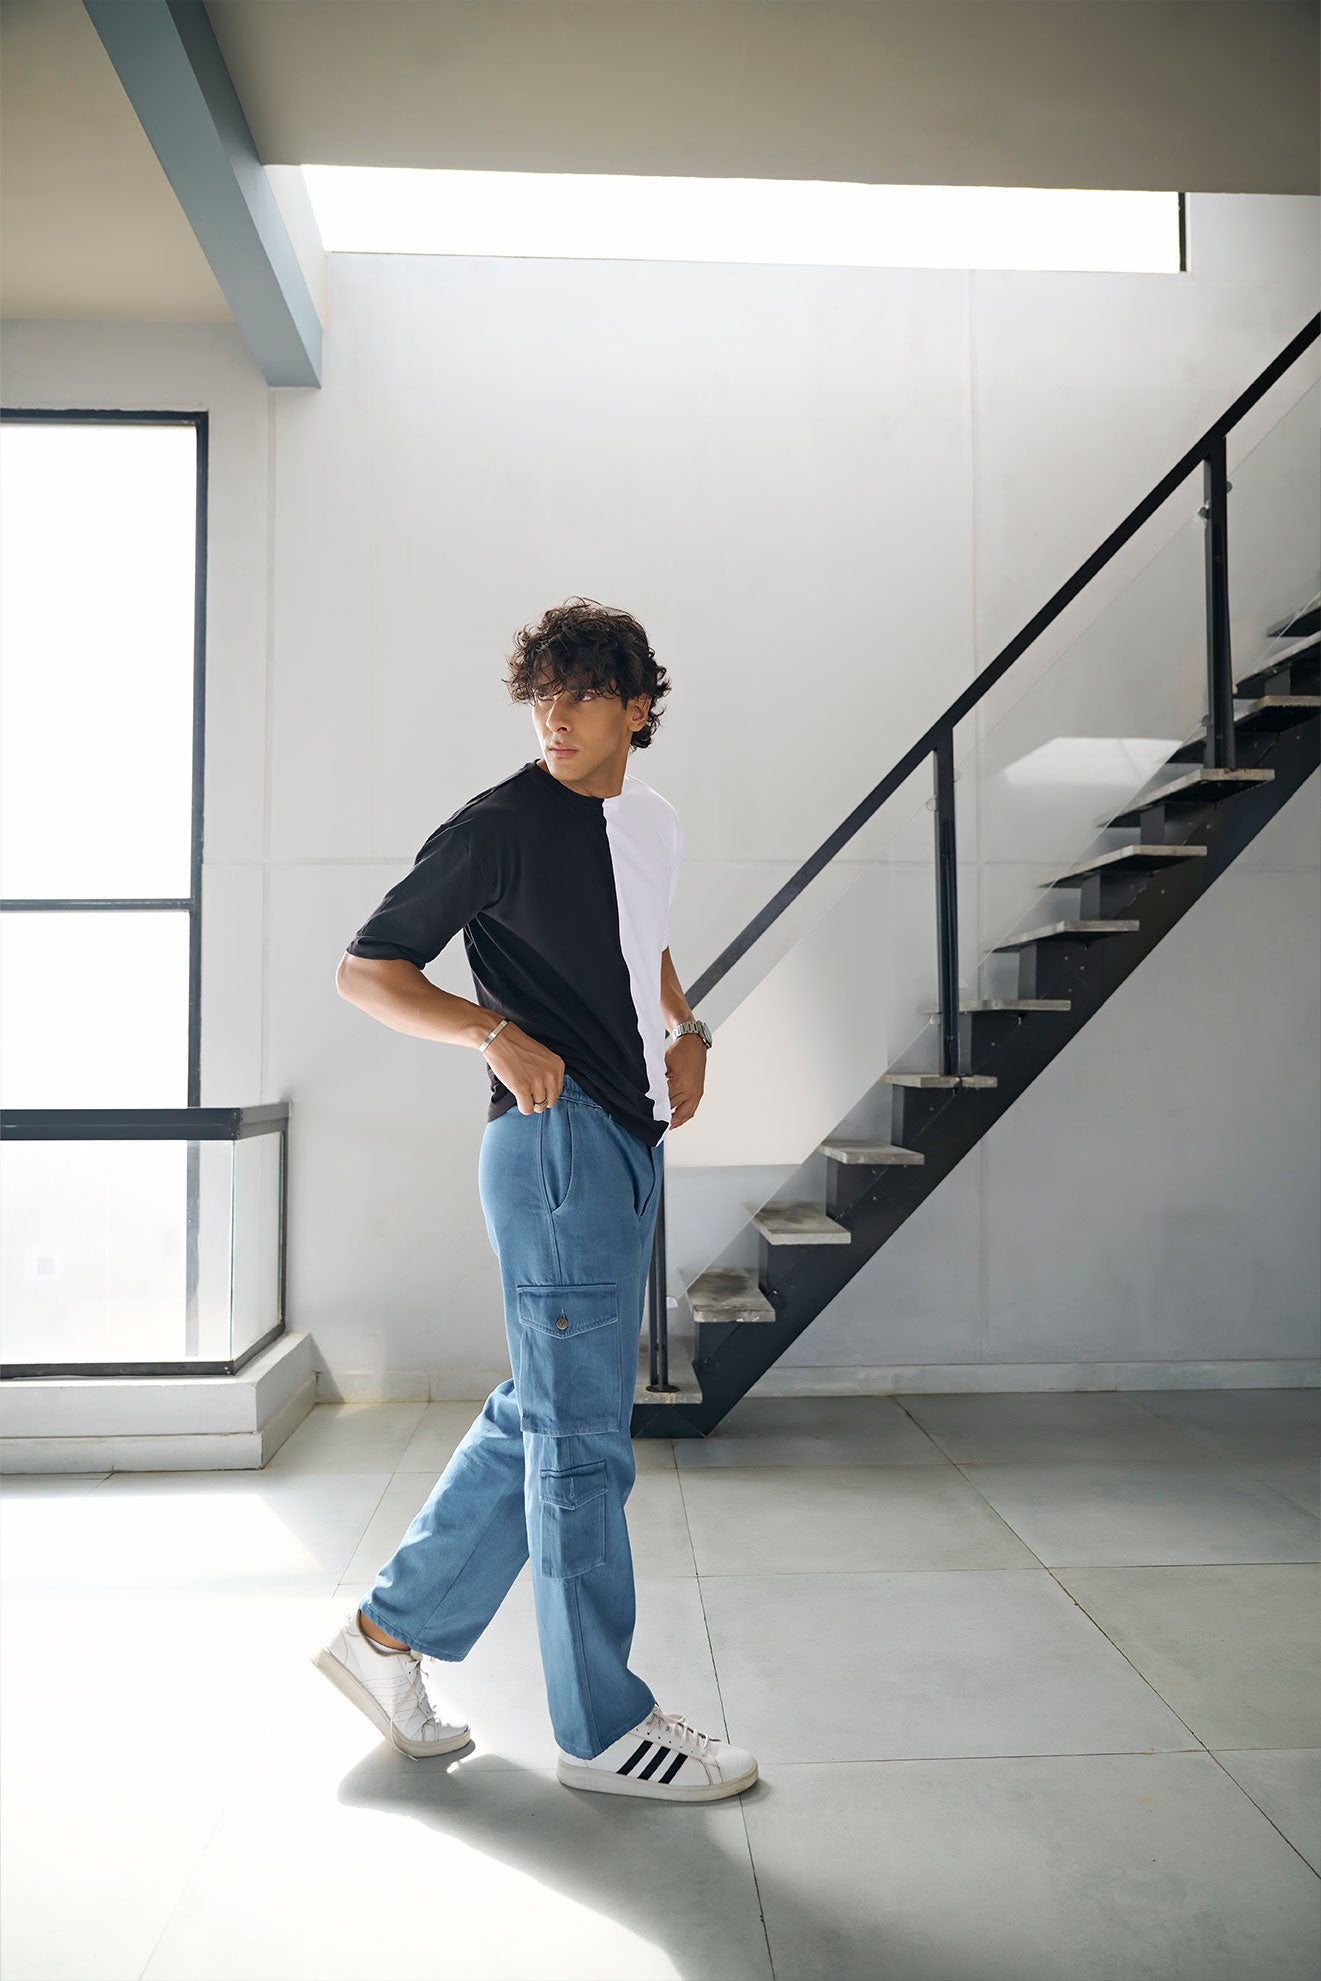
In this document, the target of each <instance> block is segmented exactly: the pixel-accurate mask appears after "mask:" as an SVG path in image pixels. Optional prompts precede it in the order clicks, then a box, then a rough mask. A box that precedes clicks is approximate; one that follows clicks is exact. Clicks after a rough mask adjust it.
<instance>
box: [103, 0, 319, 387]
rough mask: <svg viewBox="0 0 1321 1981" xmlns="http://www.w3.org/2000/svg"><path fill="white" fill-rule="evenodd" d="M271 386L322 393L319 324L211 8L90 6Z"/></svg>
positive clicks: (130, 0)
mask: <svg viewBox="0 0 1321 1981" xmlns="http://www.w3.org/2000/svg"><path fill="white" fill-rule="evenodd" d="M83 5H84V6H85V7H86V9H87V12H88V15H89V16H90V18H91V21H92V25H93V26H94V27H95V29H96V31H97V33H98V34H99V35H100V37H101V40H102V42H103V43H104V45H105V50H106V53H107V54H108V55H109V57H110V60H111V61H112V62H113V63H114V66H115V69H116V71H117V73H118V76H119V80H120V81H121V82H122V83H123V85H124V88H125V90H126V91H127V92H128V98H129V101H130V103H131V104H132V105H133V108H134V110H135V112H136V113H137V117H138V120H139V122H140V123H141V125H142V128H143V130H144V131H145V132H146V134H147V137H148V138H149V140H150V142H151V147H152V150H153V151H154V152H155V153H156V156H157V158H159V159H160V162H161V164H162V165H163V166H164V168H165V173H166V177H167V178H168V179H169V181H170V184H171V186H172V187H173V188H174V192H175V196H176V198H177V199H178V201H179V204H180V206H181V207H182V208H183V210H184V213H185V215H186V216H187V219H188V224H189V225H190V226H191V228H192V230H193V232H194V234H196V236H197V239H198V242H199V243H200V245H201V249H202V252H203V254H204V255H205V256H206V258H207V260H208V261H209V262H210V264H211V267H212V270H213V271H214V273H215V278H216V280H217V282H218V283H219V284H220V287H221V289H222V291H223V292H224V297H225V301H226V302H227V303H228V304H229V307H230V308H231V310H232V311H233V312H234V319H235V322H236V323H237V324H238V327H239V329H240V331H241V332H242V334H243V337H244V340H245V341H246V343H247V345H248V348H249V350H250V351H251V352H252V355H253V357H254V358H255V359H256V361H257V363H258V364H259V365H260V366H261V369H262V373H263V375H264V377H265V378H266V380H267V383H268V384H270V385H320V383H321V321H320V318H319V317H318V316H317V313H316V305H315V303H314V302H313V301H312V297H311V293H310V292H309V290H308V286H307V283H306V281H305V280H304V278H303V271H302V269H301V268H300V267H299V264H298V257H297V255H296V254H295V252H294V247H293V243H292V241H291V240H290V239H289V233H288V229H287V228H286V227H285V224H284V220H283V218H282V216H281V213H280V209H279V207H278V206H277V205H276V203H275V195H274V194H273V193H272V191H271V188H270V183H269V181H268V180H267V177H266V174H265V171H264V170H263V167H262V163H261V160H260V159H259V158H258V156H257V147H256V145H255V144H254V143H253V141H252V133H251V131H250V130H249V129H248V120H247V118H246V117H245V116H244V114H243V106H242V104H241V103H240V102H239V99H238V93H237V91H236V90H235V88H234V84H233V81H232V80H231V78H230V73H229V70H228V69H227V68H226V67H225V59H224V57H223V55H222V54H221V52H220V46H219V43H218V42H217V41H216V37H215V31H214V30H213V28H212V26H211V22H210V20H209V18H208V16H207V12H206V8H205V7H204V6H203V4H202V0H83Z"/></svg>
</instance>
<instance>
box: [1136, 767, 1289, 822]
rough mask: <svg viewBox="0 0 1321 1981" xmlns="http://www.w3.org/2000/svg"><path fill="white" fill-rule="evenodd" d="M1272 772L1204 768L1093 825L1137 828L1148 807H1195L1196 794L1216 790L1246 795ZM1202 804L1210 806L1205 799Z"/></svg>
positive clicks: (1193, 771) (1266, 780)
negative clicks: (1249, 789)
mask: <svg viewBox="0 0 1321 1981" xmlns="http://www.w3.org/2000/svg"><path fill="white" fill-rule="evenodd" d="M1274 775H1275V772H1274V771H1273V770H1257V769H1248V770H1219V769H1216V770H1208V769H1207V768H1206V766H1205V765H1203V766H1202V768H1201V769H1200V770H1191V771H1189V773H1188V775H1187V776H1186V777H1176V778H1174V779H1173V780H1172V781H1171V782H1170V783H1169V784H1162V785H1161V787H1160V789H1159V790H1158V791H1148V792H1147V793H1146V794H1145V796H1144V797H1141V798H1135V799H1134V801H1133V803H1132V804H1131V805H1128V806H1126V807H1125V808H1124V810H1123V811H1122V812H1113V813H1111V815H1110V817H1109V818H1104V819H1098V820H1097V824H1098V825H1102V826H1106V825H1137V824H1138V823H1139V822H1140V820H1141V817H1142V814H1143V812H1145V811H1146V810H1147V809H1148V807H1149V806H1151V805H1168V804H1184V805H1195V804H1197V803H1199V802H1203V801H1201V800H1199V797H1198V794H1199V792H1203V791H1215V790H1219V791H1221V792H1223V793H1225V794H1226V795H1228V796H1232V795H1233V794H1234V792H1235V791H1240V790H1242V791H1246V790H1247V788H1248V786H1249V785H1250V784H1269V783H1270V781H1271V779H1272V778H1273V777H1274ZM1204 802H1206V803H1210V802H1211V800H1210V799H1209V798H1208V799H1206V800H1205V801H1204Z"/></svg>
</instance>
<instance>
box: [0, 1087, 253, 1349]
mask: <svg viewBox="0 0 1321 1981" xmlns="http://www.w3.org/2000/svg"><path fill="white" fill-rule="evenodd" d="M133 1112H134V1111H132V1110H128V1111H125V1112H124V1113H123V1114H121V1115H119V1116H118V1118H117V1122H116V1123H109V1122H107V1123H103V1124H100V1125H99V1127H98V1129H97V1131H96V1132H91V1125H90V1124H89V1121H88V1117H87V1115H86V1113H85V1112H84V1111H81V1110H78V1111H72V1110H70V1111H68V1112H67V1114H64V1113H63V1111H61V1110H45V1111H42V1114H41V1116H40V1119H39V1120H37V1119H34V1118H33V1116H32V1115H29V1114H27V1113H25V1111H23V1110H15V1111H11V1112H7V1113H6V1116H5V1127H6V1134H5V1137H4V1140H3V1141H0V1261H2V1263H0V1310H2V1311H3V1330H2V1331H0V1348H2V1350H3V1356H2V1359H3V1364H4V1373H5V1375H7V1376H8V1375H16V1376H21V1375H24V1374H29V1375H31V1374H38V1373H47V1372H50V1373H56V1372H58V1373H59V1374H61V1375H77V1374H84V1375H100V1374H104V1375H118V1374H126V1373H130V1372H140V1373H158V1374H165V1373H180V1374H183V1373H190V1372H192V1371H194V1370H199V1371H200V1370H220V1369H223V1368H225V1367H226V1366H229V1365H233V1364H234V1363H235V1362H236V1361H238V1360H241V1359H242V1358H243V1357H244V1356H245V1355H246V1354H247V1353H248V1352H249V1351H250V1350H251V1349H252V1348H253V1347H254V1345H255V1344H257V1343H259V1342H261V1341H263V1340H265V1339H268V1338H269V1337H271V1336H272V1335H273V1334H276V1333H278V1332H279V1331H280V1328H281V1326H282V1312H283V1275H284V1206H285V1194H286V1193H285V1162H286V1147H287V1143H286V1129H287V1120H288V1115H287V1111H285V1110H283V1109H281V1108H278V1107H277V1108H269V1109H267V1108H264V1109H260V1110H246V1111H245V1110H242V1109H239V1110H233V1111H229V1110H226V1111H225V1112H226V1113H232V1114H233V1116H234V1117H235V1119H234V1121H233V1125H232V1126H231V1127H230V1128H229V1129H227V1130H222V1131H221V1132H219V1133H217V1134H212V1135H208V1136H206V1137H205V1138H202V1137H199V1136H197V1135H196V1134H194V1135H192V1136H190V1135H189V1133H188V1126H187V1116H188V1115H190V1114H198V1113H201V1114H205V1113H207V1112H208V1111H207V1110H187V1109H181V1110H178V1115H179V1117H180V1121H179V1124H178V1126H177V1131H176V1132H175V1133H169V1132H165V1131H161V1132H156V1129H153V1132H152V1134H151V1135H145V1134H143V1133H141V1132H139V1133H131V1132H125V1129H126V1124H127V1123H128V1121H129V1119H130V1117H131V1116H132V1114H133ZM150 1112H151V1111H150V1110H141V1111H138V1117H139V1125H140V1126H141V1125H145V1123H146V1121H147V1118H148V1116H149V1115H150ZM62 1114H63V1119H62V1118H61V1116H62ZM157 1127H159V1124H157Z"/></svg>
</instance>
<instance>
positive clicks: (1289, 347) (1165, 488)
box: [684, 312, 1321, 1007]
mask: <svg viewBox="0 0 1321 1981" xmlns="http://www.w3.org/2000/svg"><path fill="white" fill-rule="evenodd" d="M1319 332H1321V312H1319V313H1318V314H1317V315H1316V316H1314V317H1313V318H1312V320H1311V322H1310V323H1307V324H1305V325H1304V326H1303V328H1302V329H1301V330H1300V331H1299V333H1298V335H1297V336H1296V337H1295V338H1294V339H1293V340H1292V342H1290V343H1288V344H1286V345H1285V347H1284V349H1283V350H1282V351H1281V352H1280V354H1279V356H1278V357H1277V358H1272V360H1271V362H1270V363H1269V364H1268V365H1267V367H1266V369H1265V370H1264V371H1263V372H1262V373H1261V375H1260V376H1259V377H1258V378H1257V379H1255V380H1254V381H1253V383H1252V384H1251V385H1250V386H1249V387H1248V389H1247V391H1246V392H1242V393H1240V394H1239V396H1238V398H1237V399H1235V401H1234V403H1233V405H1232V406H1230V407H1229V409H1228V410H1227V411H1226V412H1224V413H1222V414H1221V415H1220V418H1219V419H1218V420H1216V421H1215V423H1214V424H1213V425H1212V426H1209V427H1208V428H1207V430H1206V432H1205V433H1204V434H1203V435H1202V437H1201V439H1200V440H1196V441H1194V442H1193V445H1192V446H1191V447H1190V448H1189V449H1188V451H1187V453H1186V454H1183V455H1181V456H1180V458H1179V460H1177V461H1176V462H1175V464H1174V466H1173V467H1172V468H1171V469H1170V471H1169V473H1168V474H1167V475H1163V476H1162V477H1161V479H1160V480H1159V481H1158V482H1157V483H1156V485H1155V487H1154V488H1153V489H1152V490H1151V491H1150V493H1149V494H1147V495H1144V496H1143V498H1142V500H1141V501H1140V502H1139V503H1137V504H1136V505H1135V506H1134V508H1132V509H1131V510H1130V511H1129V513H1128V515H1127V516H1126V517H1125V518H1124V521H1123V522H1122V523H1121V524H1120V525H1119V528H1118V529H1117V530H1112V531H1111V533H1110V535H1109V536H1108V537H1107V538H1106V539H1105V542H1104V543H1102V544H1100V545H1099V546H1098V548H1097V549H1096V550H1094V551H1093V552H1092V554H1091V556H1090V557H1088V558H1087V559H1086V560H1085V561H1084V562H1083V563H1081V564H1080V565H1079V566H1078V568H1077V570H1076V571H1075V572H1074V574H1073V576H1072V577H1071V578H1069V579H1067V580H1066V581H1065V583H1064V584H1062V585H1061V586H1060V588H1059V590H1058V591H1057V592H1056V593H1055V594H1054V596H1053V597H1052V598H1050V599H1048V600H1047V601H1046V603H1045V605H1043V606H1042V608H1041V610H1040V612H1038V613H1036V614H1035V615H1034V616H1033V617H1032V618H1031V619H1029V620H1028V622H1027V624H1026V626H1024V627H1023V628H1022V630H1021V632H1018V633H1015V635H1014V637H1013V639H1012V640H1010V642H1009V644H1008V645H1007V646H1005V647H1002V648H1001V649H1000V652H999V653H998V654H997V655H996V656H995V659H994V660H993V661H991V662H990V663H989V664H988V665H987V666H986V667H984V668H983V669H982V671H981V673H980V674H979V675H978V676H977V678H976V680H975V681H971V682H970V683H969V684H968V686H967V687H966V688H965V689H964V690H963V693H962V694H961V695H959V696H958V697H957V699H956V700H954V701H952V702H951V703H950V705H949V707H948V708H947V709H946V710H945V712H944V714H943V715H938V716H937V717H936V720H935V721H934V722H933V723H932V725H931V727H930V728H929V729H928V730H926V731H925V733H924V734H923V735H921V736H919V737H918V739H917V741H916V743H914V744H913V746H912V748H911V749H909V750H905V752H904V754H903V756H902V757H900V759H899V761H898V763H897V764H896V765H895V766H894V768H893V770H890V771H887V773H886V775H885V776H884V777H883V778H882V779H881V781H880V783H879V784H877V785H876V786H875V787H874V788H873V789H872V790H871V791H870V792H869V793H868V794H867V796H866V797H865V798H864V799H862V801H861V802H860V803H859V804H857V805H855V806H854V808H853V810H852V811H851V812H850V813H849V815H848V817H847V818H846V819H844V820H843V821H842V823H841V824H839V825H837V826H836V827H835V830H834V831H833V832H832V833H831V834H830V835H829V837H828V838H826V839H823V840H822V842H821V844H820V845H819V846H818V847H817V849H816V851H815V853H812V854H809V856H808V858H807V859H806V860H804V861H803V864H802V866H801V867H799V869H798V871H797V872H796V873H794V874H791V875H790V877H789V879H788V880H787V881H786V882H785V883H784V885H783V887H782V888H780V890H779V892H778V893H776V894H773V895H772V896H771V898H770V900H769V901H768V902H767V903H766V905H765V907H764V908H762V909H760V910H759V911H758V913H757V914H755V915H754V916H753V918H752V920H751V921H750V922H749V923H748V925H747V927H746V928H744V929H741V930H740V931H739V933H738V935H736V936H735V937H734V940H733V941H732V942H731V943H729V944H728V945H727V947H726V948H724V949H722V950H721V952H720V954H719V956H717V958H716V960H715V962H714V963H712V964H710V965H708V967H707V968H706V969H705V970H703V972H702V974H701V976H700V977H698V978H697V980H696V982H695V983H694V984H693V987H692V989H691V990H689V991H686V992H685V993H684V994H685V996H686V997H687V999H688V1002H689V1004H690V1005H693V1006H694V1007H695V1006H696V1005H697V1004H699V1003H700V1002H701V1000H702V999H703V998H704V997H706V996H708V995H709V993H710V992H711V991H712V990H714V988H715V986H716V985H717V984H718V983H719V982H720V979H721V978H722V977H723V976H724V975H725V974H726V972H727V971H729V970H731V969H732V968H733V966H734V964H735V963H737V962H738V960H739V958H740V957H741V956H745V955H746V954H747V952H748V951H749V950H750V949H751V947H752V945H753V943H754V942H756V941H757V940H758V938H759V937H760V936H763V935H764V934H765V933H766V931H767V929H768V928H769V927H770V926H771V923H772V922H774V921H776V920H778V918H779V917H780V916H781V915H782V914H783V913H784V911H785V909H786V908H787V907H788V906H789V904H790V903H791V902H792V901H795V900H797V898H798V896H799V895H800V894H801V893H802V891H803V889H804V888H805V887H806V886H807V885H808V883H809V881H813V880H815V879H816V876H817V875H818V874H819V873H820V872H821V869H822V868H823V867H824V866H826V865H828V863H829V862H830V861H831V860H832V859H833V858H834V857H835V855H836V853H838V851H839V849H840V847H841V846H844V845H847V843H848V841H849V840H850V839H852V837H853V835H854V834H855V833H856V832H858V831H860V829H861V828H862V827H863V826H864V825H866V823H867V821H868V819H869V818H871V817H872V815H873V813H875V812H876V811H878V810H879V808H880V807H881V806H882V805H883V804H884V803H885V800H886V799H887V798H888V797H890V796H891V794H892V793H893V792H895V791H897V790H898V789H899V786H900V785H901V784H902V783H903V782H904V779H905V778H906V777H908V776H909V775H910V773H911V772H913V771H914V770H916V769H917V766H918V765H919V764H920V763H921V762H922V760H923V758H924V757H929V756H930V755H931V754H932V752H933V750H935V748H936V746H937V745H938V743H939V742H940V740H941V738H942V737H943V736H945V735H946V734H950V733H952V731H953V730H954V727H955V725H956V724H957V723H959V722H961V721H962V720H963V718H964V716H965V715H967V713H968V711H969V709H972V708H975V707H976V706H977V704H978V702H979V701H980V700H981V699H982V697H983V695H985V694H986V692H987V690H988V689H989V688H993V687H994V686H995V684H996V682H997V681H998V680H999V679H1000V676H1001V675H1002V674H1005V673H1007V672H1008V670H1009V669H1010V668H1011V667H1012V666H1013V664H1014V662H1015V661H1016V660H1017V659H1018V657H1019V655H1020V654H1022V653H1024V652H1026V650H1027V648H1028V647H1030V646H1031V645H1032V643H1033V641H1034V640H1035V639H1036V638H1037V636H1038V635H1039V634H1040V633H1042V632H1044V631H1045V629H1046V627H1047V626H1049V625H1050V624H1051V622H1052V620H1055V619H1058V617H1059V615H1060V613H1061V612H1063V610H1064V608H1065V606H1066V605H1069V604H1071V603H1072V601H1073V600H1074V599H1075V598H1076V597H1077V596H1078V594H1079V592H1080V591H1081V590H1082V589H1083V587H1084V585H1087V584H1089V583H1090V582H1091V580H1092V579H1093V578H1094V577H1095V576H1096V573H1097V572H1098V571H1099V570H1100V569H1101V568H1102V566H1103V565H1105V564H1108V563H1109V561H1110V559H1111V558H1112V557H1113V556H1114V555H1115V553H1116V551H1119V550H1122V549H1123V547H1124V545H1125V544H1126V543H1127V542H1128V540H1129V538H1130V537H1131V536H1134V535H1135V534H1136V533H1137V531H1138V530H1140V529H1141V527H1142V525H1143V524H1144V523H1145V522H1146V521H1147V519H1148V517H1150V516H1152V515H1154V514H1155V512H1156V510H1157V509H1159V508H1160V506H1161V504H1162V502H1164V500H1165V498H1166V497H1167V496H1168V495H1171V494H1172V493H1173V492H1174V490H1175V489H1176V488H1177V487H1178V486H1179V483H1180V482H1181V481H1183V480H1184V479H1185V477H1186V476H1187V475H1189V474H1191V473H1192V471H1193V469H1194V468H1196V467H1198V466H1200V465H1201V463H1202V462H1203V461H1205V460H1206V459H1207V458H1208V456H1209V455H1210V454H1211V452H1212V450H1213V448H1214V447H1215V444H1216V442H1217V441H1219V442H1223V440H1224V437H1225V435H1226V434H1227V433H1228V432H1229V431H1230V429H1231V428H1232V427H1234V426H1236V425H1237V424H1238V422H1239V420H1241V419H1242V417H1243V415H1244V414H1245V413H1248V412H1250V411H1251V410H1252V408H1253V407H1254V406H1255V405H1256V403H1257V401H1258V400H1259V399H1261V398H1263V397H1264V396H1265V394H1266V393H1267V392H1269V390H1270V388H1271V386H1272V385H1274V384H1275V382H1276V380H1277V379H1279V378H1281V377H1283V375H1284V373H1285V372H1286V371H1288V369H1289V367H1290V365H1292V364H1293V363H1294V362H1295V361H1296V360H1297V359H1298V358H1299V357H1300V356H1301V355H1302V353H1303V352H1304V351H1305V350H1306V349H1307V347H1308V346H1309V344H1313V343H1315V342H1316V338H1317V335H1318V333H1319Z"/></svg>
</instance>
